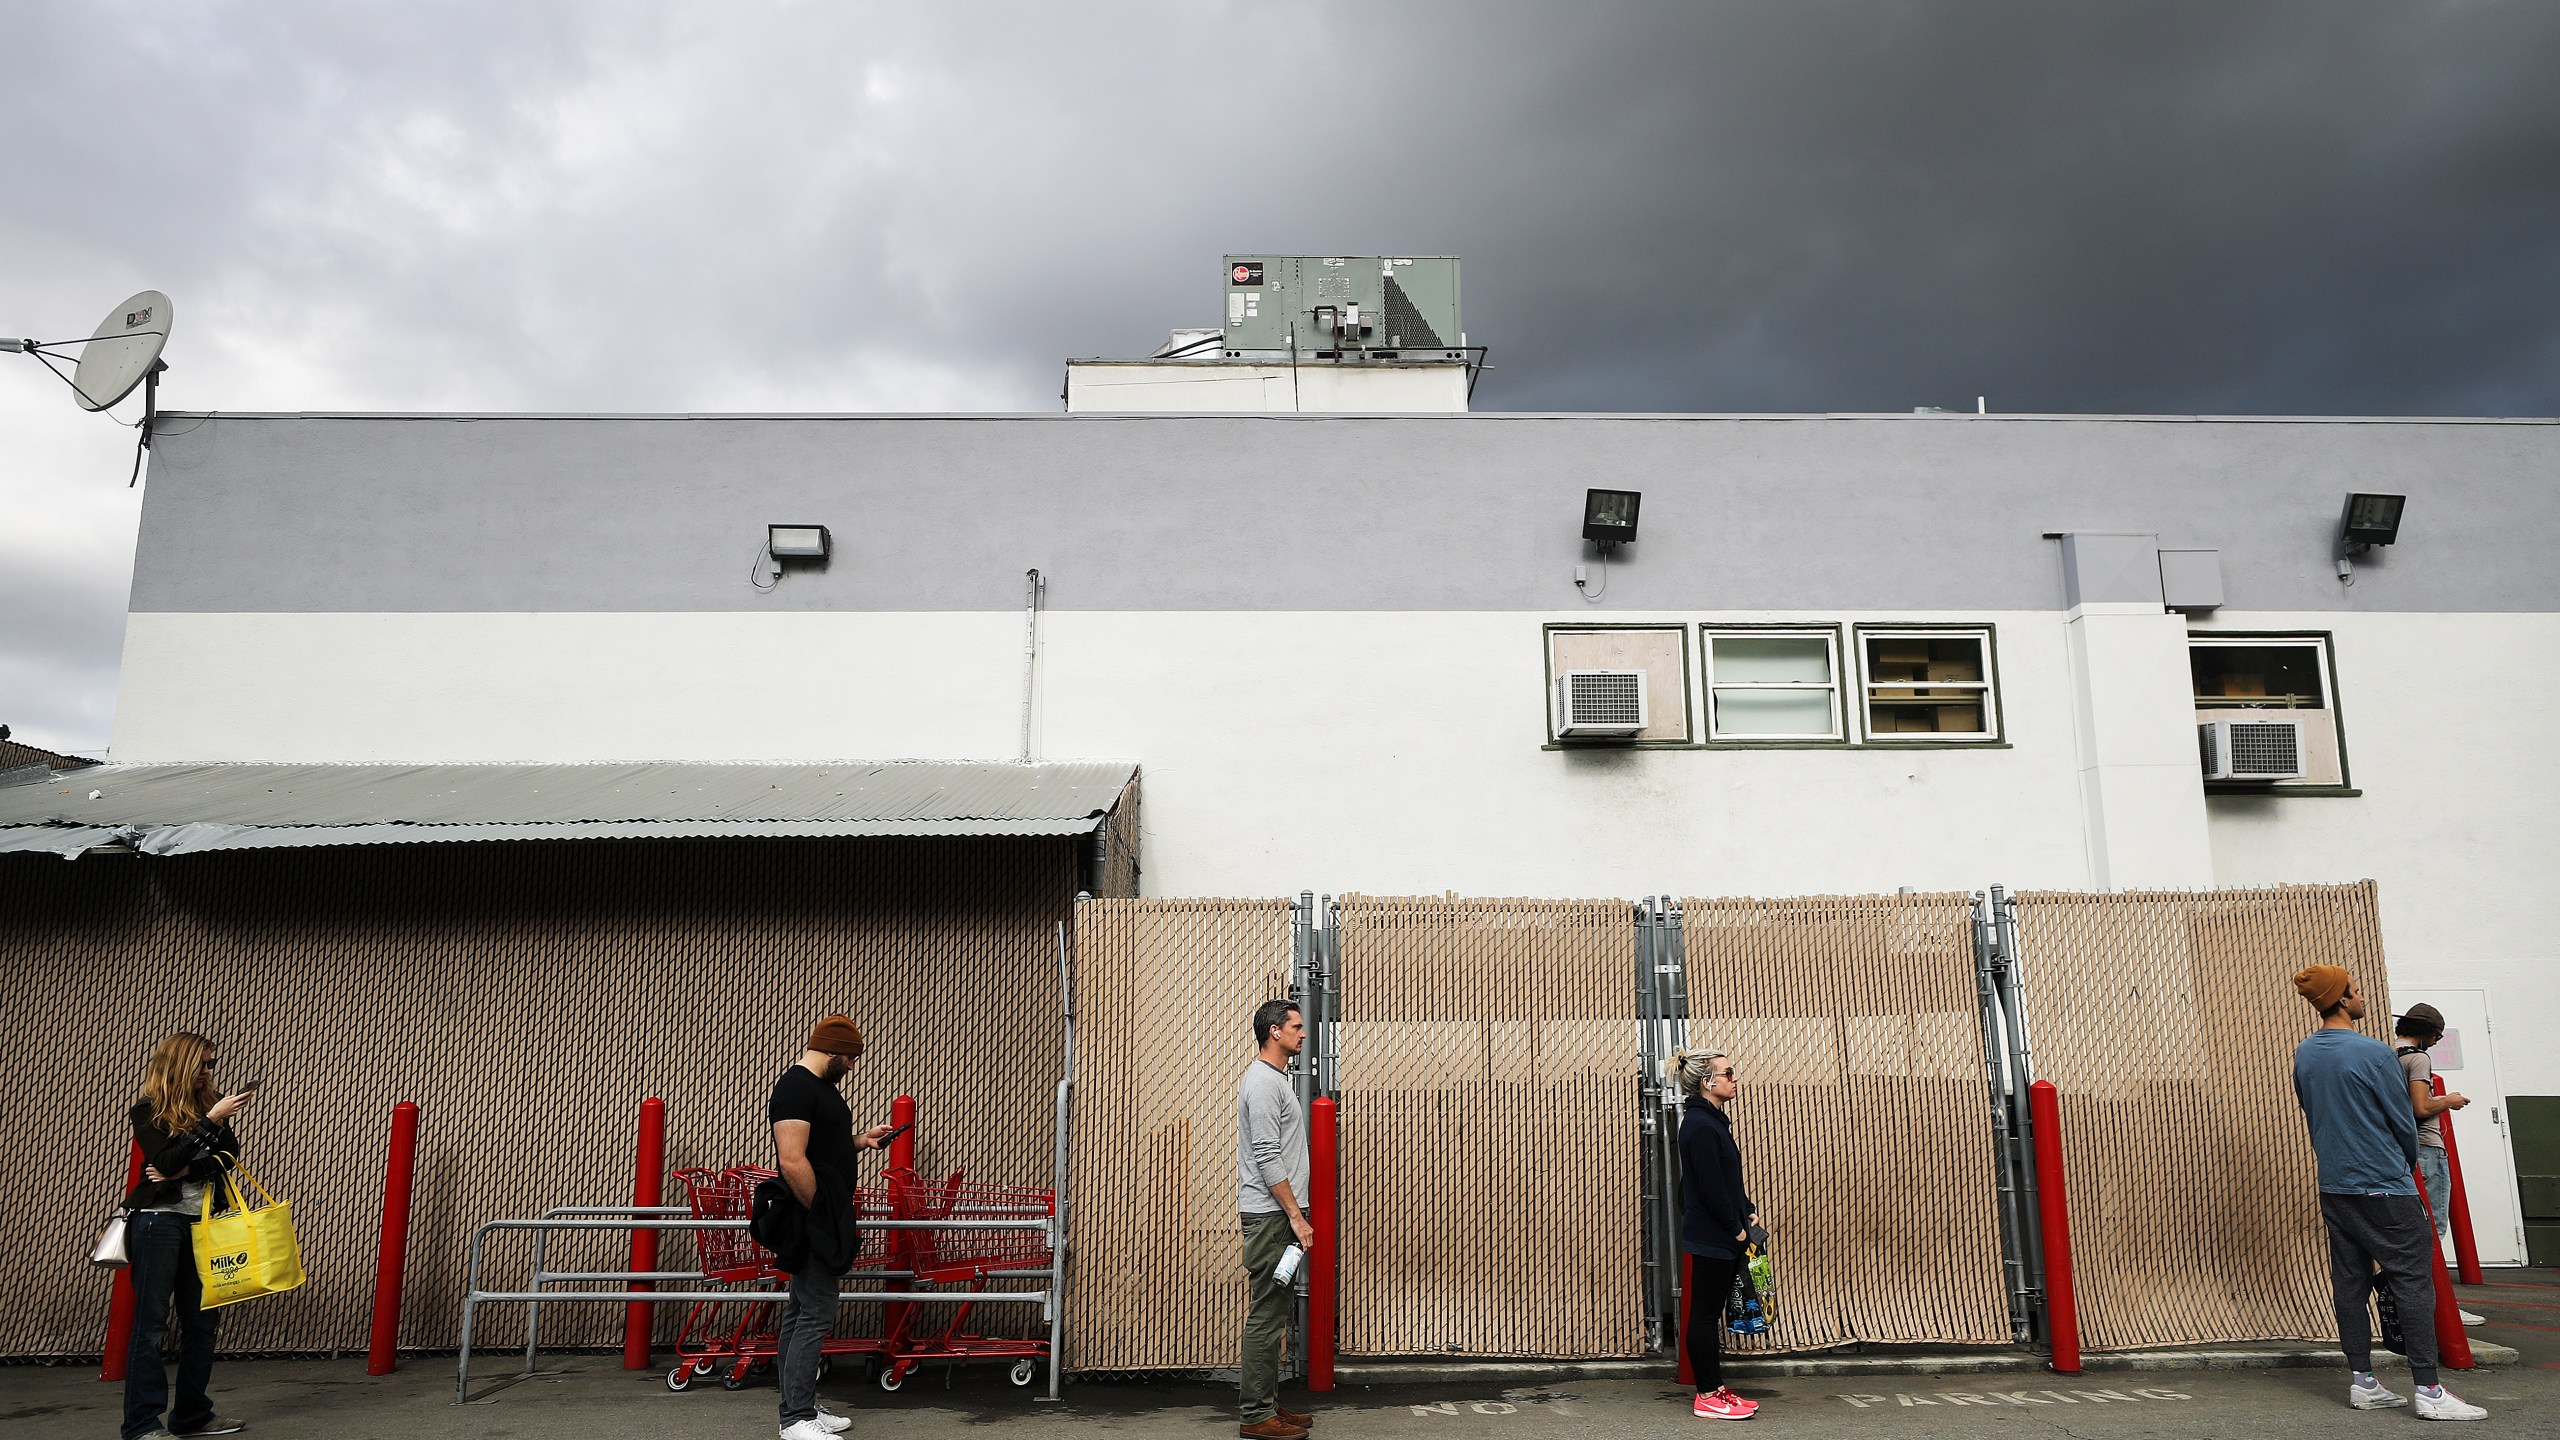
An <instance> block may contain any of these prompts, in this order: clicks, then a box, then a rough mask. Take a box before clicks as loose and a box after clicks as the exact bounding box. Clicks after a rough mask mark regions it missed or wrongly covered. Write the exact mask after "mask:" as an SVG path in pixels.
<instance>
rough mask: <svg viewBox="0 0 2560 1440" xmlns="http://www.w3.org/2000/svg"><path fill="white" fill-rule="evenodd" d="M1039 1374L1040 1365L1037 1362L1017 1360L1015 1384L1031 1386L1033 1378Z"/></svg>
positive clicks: (1014, 1364) (1014, 1372) (1014, 1368)
mask: <svg viewBox="0 0 2560 1440" xmlns="http://www.w3.org/2000/svg"><path fill="white" fill-rule="evenodd" d="M1039 1373H1040V1365H1039V1362H1037V1361H1033V1360H1016V1361H1014V1362H1013V1383H1014V1384H1016V1385H1028V1384H1030V1383H1031V1377H1032V1376H1034V1375H1037V1374H1039Z"/></svg>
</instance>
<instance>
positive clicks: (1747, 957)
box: [1681, 895, 2010, 1350]
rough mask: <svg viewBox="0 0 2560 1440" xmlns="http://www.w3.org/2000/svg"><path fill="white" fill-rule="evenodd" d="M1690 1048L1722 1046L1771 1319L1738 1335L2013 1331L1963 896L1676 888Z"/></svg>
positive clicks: (1940, 1335)
mask: <svg viewBox="0 0 2560 1440" xmlns="http://www.w3.org/2000/svg"><path fill="white" fill-rule="evenodd" d="M1681 912H1682V920H1681V935H1682V941H1683V945H1684V947H1685V949H1686V951H1687V955H1688V962H1689V964H1688V975H1689V1014H1690V1022H1689V1035H1690V1042H1689V1043H1690V1046H1691V1048H1692V1049H1696V1048H1699V1047H1702V1046H1703V1047H1708V1048H1713V1049H1719V1050H1724V1051H1727V1052H1729V1053H1731V1054H1732V1056H1733V1057H1734V1062H1735V1068H1736V1070H1737V1071H1739V1072H1740V1074H1741V1077H1742V1085H1741V1091H1740V1094H1739V1095H1738V1097H1737V1098H1736V1099H1735V1101H1734V1102H1733V1106H1732V1110H1731V1114H1732V1117H1733V1131H1734V1139H1735V1141H1736V1143H1737V1144H1738V1145H1739V1146H1740V1147H1741V1150H1742V1163H1743V1175H1744V1179H1745V1182H1746V1183H1747V1184H1748V1186H1749V1188H1750V1191H1751V1198H1752V1199H1753V1200H1754V1201H1755V1202H1756V1203H1758V1205H1759V1206H1760V1208H1761V1214H1762V1216H1763V1218H1764V1220H1765V1222H1766V1223H1767V1224H1768V1227H1769V1230H1770V1258H1771V1260H1772V1261H1773V1262H1775V1265H1776V1268H1777V1272H1778V1292H1777V1299H1776V1305H1775V1309H1776V1311H1777V1315H1776V1323H1775V1324H1774V1325H1773V1326H1772V1327H1771V1330H1770V1333H1769V1334H1768V1335H1767V1336H1765V1337H1761V1338H1759V1339H1755V1340H1747V1341H1746V1340H1743V1339H1742V1338H1741V1337H1738V1336H1736V1337H1731V1338H1732V1339H1733V1340H1734V1342H1735V1348H1737V1349H1747V1350H1803V1349H1814V1348H1819V1347H1822V1346H1827V1345H1839V1344H1845V1343H1848V1342H1851V1341H1941V1342H1947V1341H1952V1342H1960V1343H1967V1344H1995V1343H2006V1342H2007V1341H2008V1340H2009V1338H2010V1330H2009V1312H2008V1300H2007V1297H2006V1296H2005V1294H2004V1293H2003V1291H2002V1274H2001V1258H2000V1228H1999V1215H1998V1212H1997V1210H1996V1209H1995V1208H1994V1204H1995V1200H1996V1195H1997V1192H1996V1190H1995V1188H1994V1184H1995V1182H1994V1179H1993V1162H1992V1126H1991V1119H1990V1098H1989V1092H1988V1089H1987V1087H1986V1082H1985V1079H1984V1076H1983V1048H1982V1012H1981V1009H1980V1006H1979V1005H1978V1003H1977V1002H1976V998H1975V997H1976V990H1975V982H1974V961H1973V938H1972V918H1971V915H1972V912H1971V910H1970V909H1969V908H1968V904H1967V897H1965V896H1962V895H1884V896H1877V895H1869V896H1859V897H1854V898H1837V897H1826V898H1813V899H1793V900H1685V901H1683V902H1681Z"/></svg>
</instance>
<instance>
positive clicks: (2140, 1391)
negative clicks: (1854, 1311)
mask: <svg viewBox="0 0 2560 1440" xmlns="http://www.w3.org/2000/svg"><path fill="white" fill-rule="evenodd" d="M2492 1279H2493V1281H2494V1282H2495V1283H2493V1284H2491V1285H2488V1286H2482V1287H2464V1290H2463V1296H2464V1303H2465V1304H2466V1305H2468V1306H2469V1307H2470V1308H2471V1309H2473V1310H2475V1311H2479V1312H2480V1313H2482V1314H2484V1315H2487V1316H2488V1317H2489V1320H2490V1324H2488V1325H2487V1326H2485V1327H2482V1328H2479V1329H2475V1330H2473V1331H2472V1332H2471V1333H2472V1334H2473V1335H2474V1336H2478V1337H2481V1338H2483V1339H2488V1340H2493V1341H2495V1342H2497V1343H2499V1344H2502V1345H2505V1346H2509V1347H2512V1348H2513V1349H2514V1350H2515V1351H2516V1352H2517V1353H2518V1356H2519V1359H2518V1360H2517V1361H2516V1363H2514V1364H2510V1365H2501V1366H2497V1367H2494V1368H2485V1369H2481V1370H2477V1371H2473V1372H2470V1373H2467V1374H2464V1373H2451V1374H2449V1375H2448V1377H2447V1378H2448V1383H2449V1384H2450V1385H2452V1387H2453V1388H2454V1390H2455V1391H2456V1393H2458V1394H2461V1395H2462V1396H2463V1397H2465V1398H2466V1399H2469V1400H2471V1401H2473V1402H2474V1403H2477V1404H2481V1405H2485V1406H2487V1407H2488V1409H2489V1411H2490V1418H2489V1420H2488V1421H2487V1422H2486V1423H2485V1424H2483V1425H2480V1426H2477V1427H2474V1428H2475V1430H2476V1433H2479V1434H2482V1435H2488V1434H2493V1433H2494V1434H2498V1435H2516V1436H2553V1437H2560V1272H2555V1271H2548V1270H2545V1271H2505V1272H2492ZM506 1364H507V1357H504V1356H496V1355H493V1356H491V1357H489V1360H488V1369H489V1372H490V1373H487V1374H486V1375H485V1377H484V1376H483V1375H482V1374H481V1373H479V1372H478V1371H477V1369H476V1367H475V1375H474V1397H473V1399H472V1401H471V1403H469V1404H464V1405H456V1404H454V1403H453V1361H452V1359H451V1357H449V1356H447V1357H414V1358H411V1359H408V1360H407V1361H405V1362H404V1364H403V1366H402V1368H401V1370H400V1371H399V1373H398V1374H396V1375H391V1376H387V1377H383V1378H381V1379H372V1378H368V1377H367V1376H366V1375H365V1374H364V1363H363V1361H362V1360H361V1359H349V1360H334V1361H332V1360H258V1361H234V1360H226V1361H224V1362H222V1363H221V1364H220V1365H219V1366H218V1367H217V1368H216V1370H215V1374H214V1388H215V1396H216V1399H217V1402H218V1403H219V1404H220V1406H221V1407H222V1409H223V1411H224V1413H226V1414H232V1415H237V1416H239V1417H241V1418H243V1419H246V1420H248V1421H249V1422H250V1428H249V1429H248V1430H247V1431H244V1432H243V1434H244V1436H245V1437H250V1440H413V1437H414V1440H441V1437H455V1440H461V1437H471V1440H484V1437H485V1440H697V1437H698V1440H760V1437H764V1436H769V1435H772V1434H773V1433H774V1431H773V1428H772V1427H773V1424H774V1392H773V1390H772V1389H771V1387H770V1386H769V1385H757V1386H752V1387H750V1388H748V1389H744V1390H738V1391H725V1390H722V1389H720V1388H718V1387H717V1386H716V1385H709V1384H697V1385H695V1386H694V1387H693V1388H691V1389H689V1390H688V1391H686V1392H685V1393H683V1394H674V1393H670V1392H669V1391H668V1390H667V1388H666V1386H665V1384H664V1383H663V1372H662V1371H645V1372H638V1373H634V1372H629V1371H625V1370H623V1369H622V1368H621V1364H620V1360H619V1357H617V1356H611V1355H593V1356H557V1357H547V1364H548V1366H549V1368H548V1369H547V1370H546V1371H545V1372H544V1373H542V1374H539V1375H536V1376H533V1377H531V1378H524V1379H518V1378H516V1377H514V1376H512V1375H507V1374H504V1373H498V1372H501V1371H503V1370H504V1369H505V1368H506ZM2386 1378H2389V1379H2390V1381H2391V1383H2392V1385H2393V1386H2394V1388H2396V1389H2400V1390H2403V1391H2404V1392H2405V1390H2406V1388H2407V1379H2408V1375H2407V1372H2406V1371H2405V1370H2403V1371H2401V1372H2399V1373H2398V1375H2397V1376H2396V1377H2389V1376H2387V1377H2386ZM1737 1388H1739V1389H1741V1390H1742V1391H1743V1392H1744V1393H1745V1394H1748V1395H1750V1396H1752V1397H1753V1398H1755V1399H1758V1400H1760V1401H1762V1402H1763V1408H1762V1409H1761V1411H1760V1414H1759V1415H1758V1416H1757V1417H1756V1418H1754V1419H1752V1420H1749V1421H1746V1422H1742V1423H1743V1424H1745V1425H1747V1426H1749V1427H1750V1429H1751V1430H1753V1431H1755V1432H1764V1433H1769V1434H1784V1435H1799V1436H1816V1435H1820V1436H1831V1435H1842V1436H1883V1435H1897V1436H1899V1435H1909V1436H1925V1437H1946V1440H1969V1437H2030V1436H2049V1435H2060V1436H2066V1437H2070V1440H2117V1437H2124V1440H2133V1437H2144V1436H2210V1437H2239V1440H2293V1437H2301V1440H2348V1437H2356V1436H2363V1435H2366V1434H2374V1435H2385V1434H2398V1433H2404V1432H2405V1431H2406V1430H2407V1429H2408V1428H2409V1427H2413V1426H2417V1425H2420V1424H2421V1423H2422V1422H2420V1421H2418V1420H2417V1419H2416V1418H2415V1416H2414V1415H2412V1414H2411V1412H2410V1411H2408V1410H2406V1409H2401V1410H2388V1411H2378V1412H2369V1413H2359V1412H2355V1411H2351V1410H2349V1409H2347V1408H2346V1404H2345V1388H2346V1374H2345V1371H2344V1368H2343V1364H2341V1365H2340V1366H2338V1367H2336V1368H2329V1367H2311V1368H2285V1369H2239V1370H2156V1371H2130V1372H2125V1371H2092V1372H2090V1373H2087V1374H2083V1375H2080V1376H2069V1377H2066V1376H2060V1375H2052V1374H2035V1373H2014V1372H2013V1373H2008V1374H1998V1375H1983V1374H1964V1373H1959V1372H1953V1371H1950V1372H1947V1373H1938V1374H1931V1373H1925V1372H1924V1373H1877V1374H1860V1375H1847V1376H1843V1375H1814V1376H1779V1377H1765V1378H1764V1377H1754V1378H1751V1379H1748V1380H1746V1381H1744V1382H1743V1383H1742V1384H1740V1385H1739V1386H1738V1387H1737ZM821 1389H822V1393H823V1395H824V1397H825V1399H826V1401H827V1403H828V1404H829V1405H830V1407H831V1408H834V1409H836V1410H837V1411H839V1412H841V1413H844V1414H848V1415H851V1416H852V1417H853V1418H854V1422H855V1423H854V1428H853V1430H852V1431H851V1432H850V1433H851V1435H852V1436H853V1437H854V1440H861V1437H864V1436H890V1435H894V1436H896V1437H898V1440H942V1437H960V1436H971V1437H982V1436H984V1435H985V1434H987V1433H988V1430H989V1427H1001V1428H1003V1429H1005V1430H1008V1431H1020V1432H1023V1433H1026V1434H1033V1435H1039V1436H1054V1437H1058V1440H1124V1437H1125V1440H1158V1437H1163V1440H1173V1437H1199V1436H1208V1437H1216V1436H1222V1435H1231V1434H1233V1433H1234V1423H1235V1422H1234V1418H1233V1416H1234V1411H1233V1408H1232V1407H1233V1404H1234V1394H1235V1392H1234V1389H1233V1387H1232V1386H1231V1385H1229V1386H1221V1385H1217V1384H1212V1383H1209V1382H1207V1381H1204V1380H1201V1379H1197V1378H1175V1379H1163V1380H1153V1381H1135V1380H1123V1381H1106V1382H1096V1383H1083V1384H1074V1385H1070V1386H1069V1387H1068V1390H1067V1394H1066V1399H1065V1400H1064V1401H1063V1402H1061V1403H1055V1404H1052V1403H1048V1402H1045V1401H1042V1400H1040V1399H1038V1398H1037V1394H1038V1392H1037V1390H1036V1389H1033V1390H1019V1389H1015V1388H1014V1387H1013V1386H1011V1385H1009V1384H1008V1383H1006V1377H1005V1375H1004V1374H1003V1372H1002V1371H1001V1370H1000V1369H998V1368H995V1367H973V1368H968V1369H958V1370H950V1371H933V1370H928V1371H926V1372H924V1373H923V1374H920V1375H917V1376H914V1377H911V1378H910V1379H909V1380H908V1381H907V1383H906V1385H905V1387H904V1388H903V1389H901V1390H899V1391H898V1392H897V1393H895V1394H889V1393H885V1392H883V1391H882V1390H880V1389H879V1387H878V1386H876V1385H873V1384H870V1383H868V1382H867V1380H866V1378H865V1376H864V1375H863V1374H862V1373H861V1372H860V1371H859V1370H856V1369H852V1368H848V1369H846V1370H845V1371H844V1372H842V1373H840V1374H835V1375H831V1376H830V1377H829V1378H828V1380H827V1382H826V1383H825V1384H824V1385H823V1386H822V1387H821ZM120 1393H121V1387H119V1386H114V1385H107V1384H102V1383H100V1382H99V1380H98V1378H97V1367H96V1366H95V1365H94V1364H89V1365H82V1366H13V1367H9V1368H5V1369H0V1437H9V1440H14V1437H19V1436H25V1437H30V1440H32V1437H36V1436H43V1437H48V1440H51V1437H60V1436H83V1435H86V1436H96V1437H100V1440H104V1437H108V1436H112V1435H113V1434H114V1433H115V1428H116V1425H117V1421H118V1418H119V1404H120V1399H119V1397H120ZM1284 1403H1287V1404H1289V1405H1291V1406H1292V1408H1297V1409H1307V1410H1312V1411H1315V1412H1316V1413H1317V1414H1318V1416H1319V1417H1320V1418H1319V1423H1318V1428H1317V1434H1318V1435H1319V1436H1320V1437H1322V1440H1368V1437H1379V1440H1400V1437H1415V1440H1421V1437H1446V1440H1456V1437H1461V1436H1464V1437H1470V1440H1472V1437H1479V1436H1482V1437H1496V1440H1499V1437H1506V1436H1519V1437H1529V1436H1537V1437H1549V1436H1556V1437H1567V1436H1593V1437H1598V1436H1611V1437H1618V1436H1627V1437H1643V1436H1669V1435H1683V1434H1692V1433H1696V1432H1697V1430H1698V1429H1699V1428H1700V1427H1702V1426H1712V1425H1724V1424H1730V1423H1732V1422H1723V1421H1700V1420H1695V1419H1692V1418H1691V1417H1690V1416H1689V1413H1688V1397H1687V1394H1686V1392H1684V1391H1683V1390H1681V1389H1680V1388H1679V1387H1677V1386H1675V1385H1673V1384H1672V1383H1670V1382H1669V1381H1668V1380H1667V1379H1662V1378H1655V1377H1650V1376H1645V1377H1612V1378H1572V1379H1555V1380H1550V1381H1546V1382H1544V1383H1522V1382H1521V1381H1520V1380H1518V1379H1517V1378H1516V1377H1515V1378H1513V1379H1509V1380H1506V1379H1504V1378H1502V1377H1501V1376H1499V1375H1493V1374H1488V1375H1485V1376H1483V1377H1481V1378H1461V1379H1452V1380H1442V1381H1435V1382H1432V1383H1419V1384H1416V1383H1377V1384H1371V1383H1353V1384H1346V1385H1344V1386H1342V1387H1341V1388H1339V1389H1337V1390H1336V1391H1334V1392H1333V1393H1331V1394H1328V1395H1323V1396H1310V1395H1306V1394H1304V1393H1303V1392H1295V1393H1292V1394H1290V1395H1289V1396H1287V1397H1285V1399H1284Z"/></svg>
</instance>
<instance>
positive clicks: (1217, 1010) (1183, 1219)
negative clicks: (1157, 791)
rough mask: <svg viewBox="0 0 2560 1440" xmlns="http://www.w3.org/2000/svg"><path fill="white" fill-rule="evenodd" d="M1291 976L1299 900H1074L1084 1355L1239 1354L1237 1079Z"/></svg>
mask: <svg viewBox="0 0 2560 1440" xmlns="http://www.w3.org/2000/svg"><path fill="white" fill-rule="evenodd" d="M1288 988H1289V905H1288V902H1287V901H1285V900H1088V901H1086V902H1084V903H1083V904H1081V905H1078V906H1077V907H1076V1001H1077V1005H1076V1008H1077V1017H1076V1093H1075V1125H1074V1134H1075V1140H1074V1152H1075V1159H1074V1166H1073V1170H1072V1172H1071V1175H1070V1178H1069V1181H1068V1200H1069V1211H1070V1223H1071V1224H1072V1225H1073V1227H1074V1251H1073V1254H1072V1256H1071V1258H1070V1262H1069V1266H1068V1277H1067V1278H1068V1289H1067V1311H1066V1316H1065V1326H1066V1336H1065V1340H1064V1344H1065V1346H1066V1363H1067V1364H1069V1365H1070V1366H1072V1367H1073V1368H1075V1369H1078V1370H1157V1369H1165V1370H1177V1369H1208V1368H1213V1367H1217V1366H1223V1365H1233V1364H1235V1363H1236V1345H1237V1341H1238V1338H1239V1329H1238V1327H1239V1326H1240V1325H1241V1324H1242V1322H1243V1318H1244V1300H1245V1292H1244V1260H1243V1253H1242V1248H1241V1247H1242V1238H1241V1234H1240V1231H1239V1229H1238V1222H1237V1218H1236V1214H1237V1212H1236V1079H1237V1077H1238V1076H1239V1075H1241V1074H1242V1073H1243V1070H1244V1067H1245V1066H1246V1065H1247V1064H1249V1063H1251V1062H1252V1059H1253V1044H1252V1039H1251V1026H1252V1019H1253V1009H1254V1007H1255V1006H1256V1005H1259V1004H1261V1003H1262V1002H1263V1001H1265V1000H1268V999H1271V998H1273V997H1275V996H1279V995H1284V994H1286V993H1287V992H1288Z"/></svg>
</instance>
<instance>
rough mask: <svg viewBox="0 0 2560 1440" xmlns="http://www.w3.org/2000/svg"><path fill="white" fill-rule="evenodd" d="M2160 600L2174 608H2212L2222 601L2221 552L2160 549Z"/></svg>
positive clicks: (2215, 607) (2218, 605)
mask: <svg viewBox="0 0 2560 1440" xmlns="http://www.w3.org/2000/svg"><path fill="white" fill-rule="evenodd" d="M2160 603H2161V604H2163V605H2165V606H2167V607H2168V608H2170V609H2172V610H2213V609H2217V608H2219V607H2220V606H2221V604H2222V552H2221V551H2219V550H2163V551H2161V552H2160Z"/></svg>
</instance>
